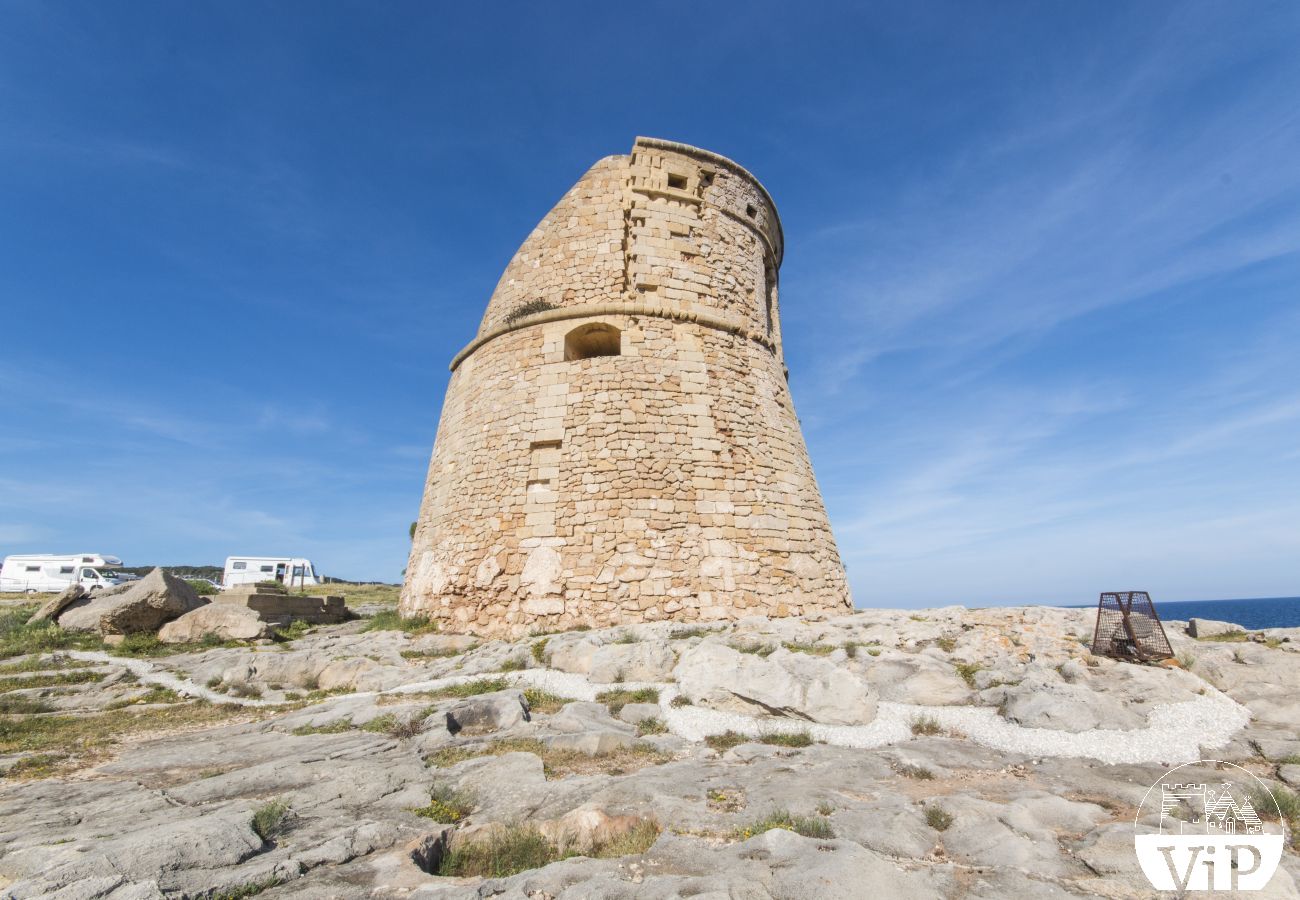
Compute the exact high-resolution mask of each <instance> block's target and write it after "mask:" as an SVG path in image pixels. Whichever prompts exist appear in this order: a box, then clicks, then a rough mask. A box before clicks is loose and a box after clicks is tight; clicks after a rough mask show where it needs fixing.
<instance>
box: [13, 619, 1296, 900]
mask: <svg viewBox="0 0 1300 900" xmlns="http://www.w3.org/2000/svg"><path fill="white" fill-rule="evenodd" d="M372 611H373V610H372ZM1093 619H1094V615H1093V613H1092V612H1091V611H1088V610H1064V609H1049V608H1025V609H994V610H965V609H962V608H948V609H940V610H926V611H918V612H912V611H889V610H867V611H863V612H860V613H857V614H855V615H852V616H846V617H843V618H838V619H832V620H828V621H823V622H805V621H799V620H771V621H769V620H766V619H754V620H746V621H743V622H740V623H737V624H734V625H731V624H728V625H722V624H719V625H716V626H707V627H685V626H680V625H679V626H673V625H670V624H655V625H638V626H628V627H622V628H612V629H605V630H601V631H588V632H570V633H565V634H555V635H537V636H533V637H531V638H529V639H527V640H523V641H519V642H515V643H507V642H501V641H491V642H479V641H477V640H475V639H474V638H472V637H466V636H456V635H441V634H437V633H433V632H432V631H428V630H426V629H425V628H422V627H421V625H420V624H419V623H415V624H411V623H406V624H404V625H401V624H399V623H398V621H397V620H396V617H395V616H394V615H392V613H391V612H388V611H380V614H379V615H378V616H376V617H374V618H363V619H360V620H357V621H353V622H348V623H345V624H342V625H331V626H321V627H317V628H311V629H307V628H301V627H296V628H290V629H288V630H287V631H284V632H283V633H282V635H281V637H280V639H279V640H275V641H263V642H259V643H253V644H246V645H221V646H201V645H200V646H195V645H189V646H180V647H173V648H166V647H163V646H161V645H158V644H157V642H156V641H151V640H150V639H148V638H131V639H128V640H127V641H125V642H123V643H121V644H119V645H117V646H112V647H109V646H104V645H103V644H101V643H99V642H98V641H96V640H94V639H91V638H79V637H76V636H70V635H65V634H62V633H61V632H60V631H59V630H58V629H57V627H56V626H49V627H48V628H46V630H44V631H40V632H36V631H32V630H30V629H28V630H27V631H24V630H23V629H22V628H18V627H17V626H15V627H14V628H12V629H11V631H12V634H9V635H8V636H7V637H6V638H5V643H3V644H0V650H3V652H4V655H5V656H6V657H7V658H6V659H0V714H2V715H0V718H2V719H3V722H2V723H0V768H6V769H7V772H6V778H5V780H4V781H3V782H0V784H3V787H0V892H2V893H0V896H5V897H14V898H27V897H61V898H64V897H66V898H73V897H76V898H91V897H107V898H114V900H126V898H150V897H227V898H233V897H248V896H253V895H254V894H264V895H266V896H268V897H286V898H287V897H380V898H386V897H420V898H425V897H427V898H460V897H501V898H532V900H541V898H559V897H563V898H606V897H611V898H632V897H636V898H670V897H687V896H690V897H707V898H769V897H770V898H792V900H793V898H833V897H845V898H848V897H863V896H885V897H933V896H948V897H990V898H992V897H998V898H1002V897H1052V896H1060V897H1066V896H1079V897H1108V898H1119V897H1139V896H1154V892H1152V891H1150V889H1149V887H1148V886H1147V882H1146V881H1145V879H1144V877H1143V876H1142V874H1141V872H1140V870H1139V869H1138V867H1137V862H1136V859H1135V857H1134V854H1133V843H1132V838H1133V819H1134V815H1135V814H1136V812H1137V807H1138V805H1139V804H1140V803H1141V801H1142V798H1143V796H1144V794H1145V793H1146V790H1147V788H1148V787H1149V786H1150V785H1151V784H1152V783H1153V782H1154V781H1156V779H1157V778H1159V777H1160V776H1161V775H1162V774H1163V773H1164V771H1165V770H1166V769H1167V768H1168V767H1169V766H1171V765H1174V764H1177V763H1180V762H1185V761H1190V760H1196V759H1202V758H1207V759H1220V760H1227V761H1234V762H1238V763H1240V764H1241V765H1243V766H1246V767H1247V768H1249V769H1250V770H1251V771H1252V772H1254V773H1256V774H1258V775H1259V776H1261V777H1262V778H1264V779H1265V780H1267V781H1269V782H1270V783H1272V784H1275V785H1277V786H1278V787H1279V788H1281V790H1280V792H1279V796H1281V797H1284V798H1293V797H1294V795H1293V794H1291V793H1289V792H1288V791H1287V790H1286V788H1285V783H1290V784H1291V785H1292V786H1295V785H1297V784H1300V691H1298V690H1297V688H1298V687H1300V652H1297V651H1300V630H1297V629H1292V630H1276V631H1270V632H1267V633H1265V634H1263V635H1258V636H1250V635H1246V634H1244V633H1242V632H1240V631H1238V630H1235V629H1228V630H1226V631H1224V630H1223V629H1219V630H1220V632H1221V633H1219V634H1217V635H1214V636H1211V637H1204V638H1202V639H1199V640H1198V639H1194V638H1191V637H1188V636H1187V635H1186V634H1184V627H1183V623H1167V628H1168V632H1169V636H1170V639H1171V642H1172V643H1173V645H1174V649H1175V651H1176V652H1177V653H1178V655H1179V659H1180V661H1181V662H1182V664H1183V667H1184V668H1179V667H1156V666H1138V665H1133V664H1129V663H1123V662H1117V661H1113V660H1109V659H1098V658H1093V657H1092V656H1091V655H1090V654H1089V652H1088V644H1089V639H1090V636H1091V630H1092V625H1093ZM14 621H17V619H16V618H14ZM24 621H25V617H24ZM1213 630H1214V629H1212V628H1205V629H1202V631H1201V633H1205V632H1206V631H1213ZM31 651H36V652H31ZM1209 777H1212V774H1211V775H1210V776H1209ZM1274 827H1276V826H1274ZM1297 876H1300V856H1297V854H1296V851H1295V848H1294V845H1293V848H1292V849H1291V850H1289V851H1288V852H1287V853H1286V854H1285V856H1284V862H1283V869H1282V870H1280V871H1279V873H1278V875H1277V876H1276V877H1275V878H1274V879H1273V881H1272V883H1271V884H1270V887H1269V889H1268V891H1266V892H1265V894H1264V896H1277V897H1292V896H1296V895H1297V890H1296V887H1295V883H1294V880H1293V879H1294V878H1296V877H1297Z"/></svg>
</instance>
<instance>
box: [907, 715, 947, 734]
mask: <svg viewBox="0 0 1300 900" xmlns="http://www.w3.org/2000/svg"><path fill="white" fill-rule="evenodd" d="M942 733H943V726H942V725H940V724H939V720H938V719H936V718H934V717H933V716H920V717H919V718H916V719H913V720H912V734H919V735H920V734H923V735H934V734H942Z"/></svg>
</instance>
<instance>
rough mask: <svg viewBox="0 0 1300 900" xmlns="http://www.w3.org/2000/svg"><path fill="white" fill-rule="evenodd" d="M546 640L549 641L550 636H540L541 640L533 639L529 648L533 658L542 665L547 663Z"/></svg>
mask: <svg viewBox="0 0 1300 900" xmlns="http://www.w3.org/2000/svg"><path fill="white" fill-rule="evenodd" d="M548 641H550V638H542V639H541V640H537V641H533V644H532V646H531V647H530V648H529V649H530V650H531V651H532V654H533V659H535V660H536V661H537V662H539V663H541V664H542V665H547V664H548V657H547V655H546V644H547V642H548Z"/></svg>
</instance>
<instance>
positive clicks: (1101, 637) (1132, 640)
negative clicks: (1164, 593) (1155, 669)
mask: <svg viewBox="0 0 1300 900" xmlns="http://www.w3.org/2000/svg"><path fill="white" fill-rule="evenodd" d="M1092 652H1093V654H1094V655H1096V656H1113V657H1115V658H1116V659H1134V660H1138V661H1140V662H1147V661H1148V660H1153V659H1169V658H1170V657H1171V656H1173V655H1174V651H1173V648H1172V647H1170V646H1169V638H1167V637H1166V636H1165V628H1164V626H1163V625H1161V624H1160V617H1159V616H1158V615H1156V607H1155V604H1154V603H1152V602H1151V595H1150V594H1148V593H1147V592H1146V591H1112V592H1110V593H1106V594H1102V595H1101V599H1100V600H1099V601H1097V630H1096V631H1094V632H1093V634H1092Z"/></svg>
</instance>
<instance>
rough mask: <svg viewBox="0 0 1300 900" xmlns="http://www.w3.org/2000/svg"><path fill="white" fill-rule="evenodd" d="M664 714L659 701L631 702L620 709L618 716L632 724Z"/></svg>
mask: <svg viewBox="0 0 1300 900" xmlns="http://www.w3.org/2000/svg"><path fill="white" fill-rule="evenodd" d="M663 714H664V712H663V710H662V709H660V708H659V704H658V703H629V704H627V705H626V706H624V707H623V708H622V709H620V710H619V711H618V718H619V720H621V721H623V722H627V723H628V724H630V725H636V724H638V723H639V722H644V721H645V720H646V719H657V718H659V717H660V716H662V715H663Z"/></svg>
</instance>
